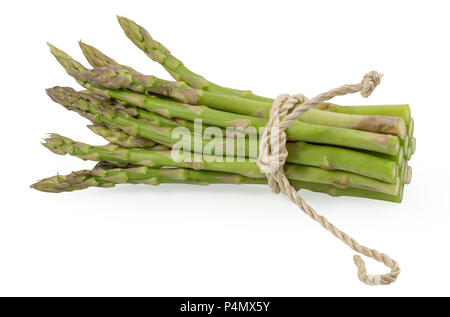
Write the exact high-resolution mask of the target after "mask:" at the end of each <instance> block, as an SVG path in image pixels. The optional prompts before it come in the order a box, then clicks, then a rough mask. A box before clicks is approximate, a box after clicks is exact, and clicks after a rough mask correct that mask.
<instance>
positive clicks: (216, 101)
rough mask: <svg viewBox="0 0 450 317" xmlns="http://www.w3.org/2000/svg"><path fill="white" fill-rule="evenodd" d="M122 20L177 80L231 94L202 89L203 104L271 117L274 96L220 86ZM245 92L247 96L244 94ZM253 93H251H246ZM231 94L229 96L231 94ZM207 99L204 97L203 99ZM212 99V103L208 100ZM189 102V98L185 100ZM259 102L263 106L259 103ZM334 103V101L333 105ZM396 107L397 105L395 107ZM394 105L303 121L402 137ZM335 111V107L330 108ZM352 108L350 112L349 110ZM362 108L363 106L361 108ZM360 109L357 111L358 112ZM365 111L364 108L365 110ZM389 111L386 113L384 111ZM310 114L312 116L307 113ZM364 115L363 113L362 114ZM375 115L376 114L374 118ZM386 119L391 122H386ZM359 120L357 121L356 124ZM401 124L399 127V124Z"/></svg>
mask: <svg viewBox="0 0 450 317" xmlns="http://www.w3.org/2000/svg"><path fill="white" fill-rule="evenodd" d="M118 20H119V23H120V25H121V27H122V29H123V30H124V32H125V34H126V35H127V37H128V38H129V39H130V40H131V41H132V42H133V43H134V44H135V45H136V46H137V47H139V48H140V49H141V50H142V51H144V53H145V54H147V56H149V57H150V58H151V59H152V60H154V61H156V62H157V63H159V64H161V65H162V66H163V67H164V68H165V69H166V70H167V71H168V72H169V73H170V74H171V75H172V77H173V78H174V79H175V80H177V81H183V82H185V83H187V84H188V85H189V86H190V87H192V88H196V89H200V90H203V91H205V93H206V94H207V95H208V93H216V94H222V95H229V98H226V97H225V99H220V96H217V95H210V96H204V97H203V96H202V94H201V92H198V94H199V97H198V101H199V103H200V104H204V105H207V106H210V107H212V108H215V106H218V107H220V108H219V109H220V110H227V111H231V112H234V111H247V112H244V113H243V112H237V113H240V114H246V115H256V116H263V117H268V114H269V110H270V105H271V104H272V102H273V99H270V98H266V97H261V96H256V95H254V94H252V93H251V92H249V91H245V92H242V91H238V92H239V93H237V94H236V90H234V89H229V88H223V87H220V86H217V85H215V84H212V83H210V82H209V81H207V80H205V79H204V78H203V77H202V76H200V75H198V74H195V73H193V72H191V71H190V70H188V69H187V68H186V67H185V66H184V65H183V63H182V62H181V61H180V60H179V59H177V58H175V57H174V56H172V55H171V53H170V51H169V50H168V49H167V48H165V47H164V46H163V45H162V44H161V43H159V42H157V41H155V40H153V38H152V37H151V36H150V34H149V33H148V32H147V31H146V30H145V29H144V28H143V27H141V26H139V25H137V24H136V23H135V22H133V21H131V20H129V19H127V18H124V17H118ZM95 52H98V53H99V54H98V55H101V56H103V57H105V60H108V59H110V58H109V57H107V56H106V55H104V54H102V53H101V52H99V51H98V50H96V51H95ZM96 65H97V66H95V67H101V66H111V65H113V64H112V63H97V64H96ZM243 94H244V95H243ZM245 94H249V96H248V95H247V96H246V95H245ZM189 95H190V97H192V95H193V93H192V92H189ZM234 96H237V97H243V98H246V99H250V101H256V103H252V102H248V103H246V102H244V101H242V100H241V102H239V101H238V100H239V98H233V97H234ZM227 97H228V96H227ZM202 98H204V100H201V99H202ZM188 99H189V98H188ZM209 101H211V102H212V103H211V104H210V103H208V102H209ZM184 102H186V101H184ZM258 103H259V105H258ZM228 104H230V107H231V108H228V109H224V108H222V107H224V106H225V105H228ZM233 104H236V106H232V105H233ZM330 105H331V104H330ZM336 107H337V108H336V109H335V112H338V113H341V114H346V113H348V114H356V113H353V109H352V108H351V107H350V108H347V107H345V106H344V107H342V106H336ZM395 107H396V106H394V108H395ZM340 108H342V110H343V111H339V110H340ZM390 108H391V106H382V109H377V110H380V111H377V112H372V113H367V114H366V115H369V116H370V117H372V118H366V117H365V116H364V117H365V118H351V116H344V117H343V118H345V119H344V120H342V121H340V120H339V119H340V117H339V116H336V117H331V116H330V117H329V118H327V117H326V115H324V114H323V113H321V112H320V111H318V110H317V109H314V110H312V111H310V112H307V113H305V115H303V116H302V117H301V118H300V120H303V121H304V122H308V123H318V122H316V120H319V121H320V123H318V124H322V125H326V124H325V123H324V122H327V121H328V120H329V121H330V124H333V126H334V124H338V126H339V127H345V128H352V127H353V128H355V129H358V128H359V129H362V130H365V129H369V130H368V131H373V132H381V133H390V134H395V135H398V136H399V137H400V138H402V137H403V135H404V132H405V131H404V122H401V121H400V120H398V118H396V119H387V118H384V117H380V115H382V116H394V117H397V114H396V115H394V114H392V113H391V111H390ZM407 108H408V109H407V113H401V112H398V114H399V115H398V116H402V117H403V118H404V120H405V121H407V122H409V107H407ZM327 110H331V109H327ZM346 110H348V111H349V112H346ZM358 110H360V109H358ZM358 110H357V111H358ZM363 111H364V109H363ZM384 111H386V112H384ZM308 113H309V115H307V114H308ZM361 114H362V113H361ZM373 116H376V117H375V118H373ZM385 120H386V121H387V122H386V123H385ZM355 121H356V123H355ZM339 124H340V125H339ZM397 124H398V125H399V126H397Z"/></svg>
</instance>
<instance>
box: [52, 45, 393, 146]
mask: <svg viewBox="0 0 450 317" xmlns="http://www.w3.org/2000/svg"><path fill="white" fill-rule="evenodd" d="M49 46H50V48H51V51H52V53H53V55H55V57H56V58H57V60H58V61H59V62H60V64H61V65H62V66H63V67H64V68H65V69H66V71H67V73H68V74H69V75H71V76H73V77H75V78H76V79H77V81H78V82H79V83H81V84H82V85H84V86H85V87H86V88H88V89H90V90H94V91H95V93H97V94H103V95H104V96H105V97H108V98H114V99H118V100H120V101H123V102H126V103H129V104H132V105H134V106H137V107H141V108H144V109H147V110H150V111H153V112H157V113H159V114H162V115H164V116H166V117H169V118H170V117H177V118H181V119H185V120H191V121H193V120H195V119H202V121H203V123H206V124H209V125H212V126H218V127H234V128H239V129H246V128H248V127H254V128H257V129H260V128H265V126H266V123H267V120H266V119H262V118H256V117H249V116H243V115H238V114H233V113H229V112H224V111H220V110H215V109H210V108H208V107H206V106H192V105H188V104H180V103H177V102H173V101H170V100H165V99H161V98H158V97H155V96H145V95H142V94H136V93H132V92H128V91H122V90H111V89H100V88H99V87H98V86H95V85H92V83H90V82H89V80H88V79H87V78H86V77H85V74H87V73H88V72H87V70H86V68H84V66H82V65H81V64H80V63H78V62H76V61H74V60H73V59H72V58H71V57H70V56H68V55H67V54H66V53H64V52H63V51H60V50H58V49H56V48H55V47H54V46H52V45H49ZM123 80H128V79H127V78H126V77H123V76H122V77H120V76H119V77H117V78H116V80H115V82H116V83H115V84H118V83H119V82H121V81H123ZM109 83H110V84H113V82H112V81H109ZM119 85H122V84H119ZM286 135H287V137H288V139H289V140H293V141H309V142H314V143H324V144H332V145H338V146H347V147H353V148H360V149H366V150H370V151H374V152H380V153H386V154H390V155H396V154H397V153H398V151H399V139H398V138H397V137H395V136H392V135H385V134H377V133H371V132H365V131H358V130H353V129H344V128H335V127H327V126H321V125H313V124H308V123H305V122H300V121H297V122H294V123H293V124H292V125H291V126H290V127H289V128H288V129H287V130H286Z"/></svg>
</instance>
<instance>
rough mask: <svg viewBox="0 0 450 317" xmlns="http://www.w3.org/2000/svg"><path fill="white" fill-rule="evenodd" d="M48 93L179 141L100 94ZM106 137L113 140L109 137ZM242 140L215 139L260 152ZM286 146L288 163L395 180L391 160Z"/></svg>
mask: <svg viewBox="0 0 450 317" xmlns="http://www.w3.org/2000/svg"><path fill="white" fill-rule="evenodd" d="M47 93H48V94H49V96H50V97H51V98H52V99H53V100H54V101H56V102H58V103H60V104H61V105H63V106H64V107H66V108H67V109H69V110H74V109H75V111H77V112H78V113H80V114H82V115H83V114H84V113H86V112H87V114H84V116H85V117H89V116H90V119H91V121H93V122H100V123H102V124H107V125H108V126H113V127H115V128H119V129H122V130H123V131H125V132H126V133H127V134H129V135H132V136H136V137H140V138H147V139H152V140H155V141H157V142H159V143H163V144H165V145H168V146H172V145H173V144H175V143H177V142H179V139H177V138H173V137H172V131H173V130H172V128H169V127H166V128H159V127H155V126H152V125H151V124H149V123H148V122H143V121H142V120H138V119H135V118H134V117H132V116H130V112H129V110H133V109H122V108H120V106H118V105H116V106H115V108H114V109H115V111H114V110H113V109H112V107H107V106H104V99H103V98H101V97H99V98H97V96H96V95H90V94H84V93H77V92H76V91H74V90H73V89H72V88H63V87H54V88H50V89H48V90H47ZM91 117H93V118H91ZM189 140H190V141H191V142H195V143H193V144H187V146H190V149H191V151H194V152H200V153H203V152H204V149H205V148H206V147H207V146H208V144H209V142H211V141H209V140H208V139H201V140H198V138H196V137H195V135H194V134H192V133H191V134H190V136H189V138H188V141H189ZM109 141H110V142H111V143H116V142H114V141H112V140H109ZM243 141H244V142H236V140H234V139H226V138H225V139H223V140H222V141H221V140H220V139H215V140H214V142H215V144H216V146H217V148H221V149H223V153H225V154H233V155H236V156H247V157H252V158H256V157H257V154H258V152H259V147H258V145H257V143H258V140H255V143H254V146H255V148H254V149H253V148H250V147H249V145H250V140H243ZM116 144H117V143H116ZM230 144H231V145H230ZM286 146H287V150H288V153H289V155H288V157H287V159H286V160H287V162H290V163H296V164H301V165H309V166H316V167H321V168H324V169H339V170H344V171H350V172H353V173H356V174H360V175H365V176H369V177H373V178H376V179H379V180H382V181H385V182H389V183H393V182H395V181H396V175H397V166H398V165H397V164H396V163H395V162H394V161H391V160H386V159H384V158H379V157H377V156H374V155H370V154H368V153H360V152H358V151H353V150H349V149H345V148H339V147H331V146H324V145H316V144H309V143H305V142H288V143H287V145H286ZM214 150H215V149H214ZM230 151H231V152H230ZM213 153H215V151H214V152H213ZM241 154H243V155H241Z"/></svg>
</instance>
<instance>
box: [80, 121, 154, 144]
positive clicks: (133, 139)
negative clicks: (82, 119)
mask: <svg viewBox="0 0 450 317" xmlns="http://www.w3.org/2000/svg"><path fill="white" fill-rule="evenodd" d="M88 128H89V129H90V130H91V131H92V132H94V133H95V134H97V135H100V136H101V137H103V138H104V139H105V140H107V141H108V142H110V143H113V144H117V145H120V146H121V147H124V148H151V147H154V146H155V145H156V142H155V141H152V140H149V139H144V138H141V137H137V136H132V135H128V134H126V133H124V132H122V131H121V130H119V129H116V128H114V127H111V126H105V125H100V124H93V125H88Z"/></svg>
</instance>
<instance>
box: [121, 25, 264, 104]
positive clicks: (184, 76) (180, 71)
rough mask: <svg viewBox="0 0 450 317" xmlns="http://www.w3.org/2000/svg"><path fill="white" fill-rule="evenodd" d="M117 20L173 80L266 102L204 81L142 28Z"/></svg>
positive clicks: (131, 38) (250, 94) (243, 92)
mask: <svg viewBox="0 0 450 317" xmlns="http://www.w3.org/2000/svg"><path fill="white" fill-rule="evenodd" d="M117 19H118V20H119V23H120V25H121V27H122V29H123V30H124V32H125V34H126V35H127V37H128V38H129V39H130V40H131V41H133V43H134V44H135V45H136V46H137V47H139V48H140V49H141V50H143V51H144V53H145V54H147V56H148V57H150V58H151V59H152V60H154V61H156V62H158V63H160V64H161V65H162V66H163V67H164V68H165V69H166V70H167V71H168V72H169V73H170V74H171V75H172V77H173V78H175V80H178V81H183V82H185V83H187V84H188V85H190V86H191V87H194V88H199V89H203V90H207V91H211V92H217V93H221V94H228V95H234V96H239V97H244V98H247V99H250V100H258V101H268V98H264V97H261V96H257V95H255V94H253V93H252V92H251V91H250V90H237V89H231V88H225V87H222V86H219V85H216V84H214V83H212V82H210V81H208V80H206V79H205V78H203V77H202V76H200V75H198V74H196V73H194V72H192V71H190V70H189V69H187V68H186V67H185V66H184V65H183V63H182V62H181V61H180V60H179V59H177V58H175V57H174V56H172V54H171V53H170V51H169V50H168V49H167V48H165V47H164V46H163V45H162V44H161V43H159V42H157V41H155V40H153V39H152V37H151V36H150V34H149V33H148V32H147V31H146V30H145V29H144V28H142V27H140V26H139V25H137V24H136V23H134V22H133V21H131V20H129V19H127V18H124V17H117Z"/></svg>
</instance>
